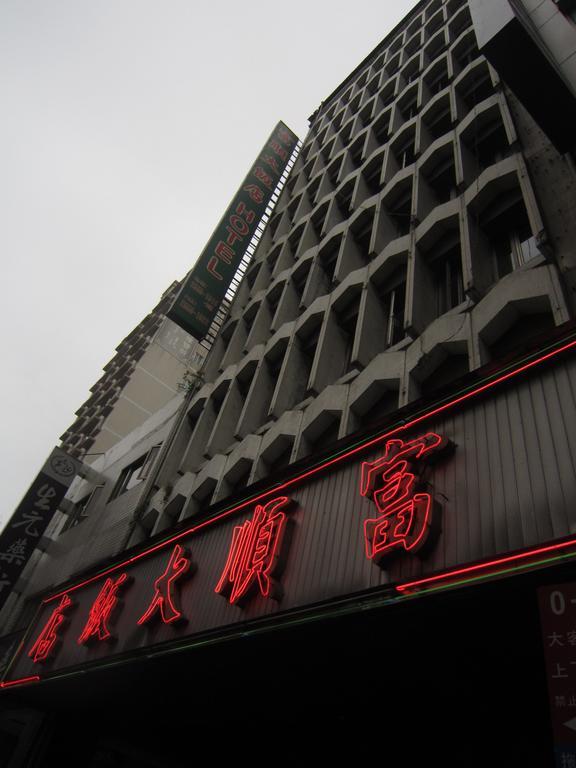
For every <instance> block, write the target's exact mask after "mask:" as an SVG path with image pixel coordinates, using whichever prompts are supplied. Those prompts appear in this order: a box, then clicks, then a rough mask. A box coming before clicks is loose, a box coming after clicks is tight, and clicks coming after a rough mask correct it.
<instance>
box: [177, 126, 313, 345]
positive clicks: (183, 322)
mask: <svg viewBox="0 0 576 768" xmlns="http://www.w3.org/2000/svg"><path fill="white" fill-rule="evenodd" d="M297 143H298V137H297V136H296V135H295V134H294V133H292V131H291V130H290V129H289V128H287V127H286V126H285V125H284V123H282V122H280V123H278V125H277V126H276V128H275V129H274V131H273V132H272V134H271V136H270V138H269V139H268V141H267V142H266V144H265V145H264V147H263V148H262V151H261V153H260V154H259V155H258V159H257V160H256V162H255V163H254V165H253V166H252V168H251V170H250V172H249V174H248V175H247V176H246V178H245V179H244V181H243V183H242V185H241V187H240V189H239V190H238V192H237V193H236V195H235V196H234V198H233V199H232V203H231V204H230V205H229V206H228V209H227V210H226V213H225V214H224V216H223V217H222V219H221V220H220V223H219V224H218V226H217V227H216V230H215V231H214V234H213V235H212V237H211V238H210V240H209V241H208V244H207V245H206V247H205V248H204V250H203V251H202V253H201V254H200V258H199V259H198V261H197V263H196V265H195V266H194V269H193V270H192V271H191V272H190V273H189V274H188V276H187V278H186V280H185V282H184V285H183V286H182V288H181V290H180V293H179V294H178V296H177V297H176V299H175V300H174V304H173V305H172V307H171V308H170V310H169V311H168V312H167V315H168V317H169V318H170V319H171V320H173V321H174V322H175V323H176V324H177V325H179V326H180V327H181V328H184V330H185V331H187V332H188V333H189V334H191V335H192V336H194V337H195V338H196V339H198V340H201V339H203V338H204V336H206V334H207V333H208V330H209V329H210V326H211V324H212V321H213V320H214V317H215V316H216V313H217V311H218V307H219V306H220V304H221V303H222V300H223V299H224V296H225V295H226V291H227V290H228V288H229V287H230V283H231V282H232V278H233V277H234V275H235V274H236V270H237V269H238V266H239V264H240V261H241V260H242V256H243V255H244V253H245V251H246V248H247V246H248V245H249V243H250V240H251V239H252V237H253V236H254V233H255V231H256V227H257V226H258V223H259V221H260V219H261V218H262V216H263V214H264V213H265V211H266V207H267V205H268V203H269V202H270V198H271V197H272V193H273V192H274V190H275V189H276V186H277V184H278V182H279V181H280V178H281V176H282V174H283V172H284V169H285V168H286V165H287V163H288V161H289V159H290V156H291V154H292V152H293V151H294V149H295V148H296V144H297Z"/></svg>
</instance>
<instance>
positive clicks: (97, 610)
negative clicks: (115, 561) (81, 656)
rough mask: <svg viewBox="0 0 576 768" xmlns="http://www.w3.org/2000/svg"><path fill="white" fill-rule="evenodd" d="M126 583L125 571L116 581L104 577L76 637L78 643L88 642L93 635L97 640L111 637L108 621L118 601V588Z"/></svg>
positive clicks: (126, 575)
mask: <svg viewBox="0 0 576 768" xmlns="http://www.w3.org/2000/svg"><path fill="white" fill-rule="evenodd" d="M128 583H129V577H128V574H126V573H122V574H121V575H120V576H119V577H118V578H117V579H116V581H114V579H111V578H108V579H106V581H105V582H104V586H103V587H102V589H101V590H100V592H99V594H98V597H97V598H96V600H95V601H94V604H93V605H92V608H90V615H89V616H88V621H87V622H86V626H85V627H84V629H83V630H82V634H81V635H80V637H79V638H78V644H79V645H82V644H84V643H87V642H89V641H90V640H91V639H93V638H94V637H97V638H98V640H111V639H113V637H112V633H111V632H110V629H109V628H108V622H109V620H110V618H111V616H112V613H113V611H114V608H115V607H116V605H117V603H118V590H119V589H120V588H121V587H123V586H126V585H127V584H128Z"/></svg>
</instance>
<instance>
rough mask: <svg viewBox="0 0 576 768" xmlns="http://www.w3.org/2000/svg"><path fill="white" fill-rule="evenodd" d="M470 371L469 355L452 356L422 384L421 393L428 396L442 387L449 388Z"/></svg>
mask: <svg viewBox="0 0 576 768" xmlns="http://www.w3.org/2000/svg"><path fill="white" fill-rule="evenodd" d="M469 370H470V364H469V362H468V355H465V354H464V355H450V356H449V357H447V358H446V360H444V362H443V363H441V364H440V365H439V366H438V368H436V370H435V371H434V372H433V373H432V374H430V376H429V377H428V378H427V379H426V381H424V382H423V383H422V386H421V387H420V392H421V393H422V395H427V394H430V393H432V392H435V391H436V390H438V389H442V387H446V386H448V384H451V383H452V382H453V381H456V380H457V379H460V378H462V376H465V375H466V374H467V373H468V371H469Z"/></svg>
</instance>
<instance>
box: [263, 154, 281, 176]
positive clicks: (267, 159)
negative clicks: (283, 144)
mask: <svg viewBox="0 0 576 768" xmlns="http://www.w3.org/2000/svg"><path fill="white" fill-rule="evenodd" d="M261 159H262V162H263V163H264V165H268V166H270V168H272V170H273V171H275V172H276V173H280V169H279V168H278V161H277V160H276V158H275V157H272V155H262V158H261Z"/></svg>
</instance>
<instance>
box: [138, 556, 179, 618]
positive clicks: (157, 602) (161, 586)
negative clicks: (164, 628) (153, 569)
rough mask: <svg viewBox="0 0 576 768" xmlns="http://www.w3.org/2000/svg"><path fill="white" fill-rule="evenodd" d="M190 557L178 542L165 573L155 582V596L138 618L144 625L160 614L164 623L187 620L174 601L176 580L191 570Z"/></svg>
mask: <svg viewBox="0 0 576 768" xmlns="http://www.w3.org/2000/svg"><path fill="white" fill-rule="evenodd" d="M190 565H191V562H190V558H189V557H188V550H187V549H184V547H182V546H180V544H176V546H175V547H174V549H173V550H172V554H171V555H170V559H169V560H168V565H167V566H166V570H165V571H164V573H163V574H162V575H161V576H160V577H159V578H157V579H156V581H155V582H154V590H155V591H154V596H153V598H152V601H151V602H150V605H149V606H148V608H147V609H146V612H145V613H144V614H143V616H141V617H140V618H139V619H138V624H140V625H142V624H145V623H146V622H148V621H150V619H152V618H155V617H156V616H157V615H160V617H161V619H162V621H163V622H164V624H172V622H174V621H183V620H184V621H185V618H184V616H183V615H182V611H180V610H179V609H178V608H177V607H176V604H175V602H174V598H175V595H174V592H175V584H174V583H175V582H176V581H178V579H180V578H181V577H182V576H184V574H185V573H187V571H189V570H190Z"/></svg>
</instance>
